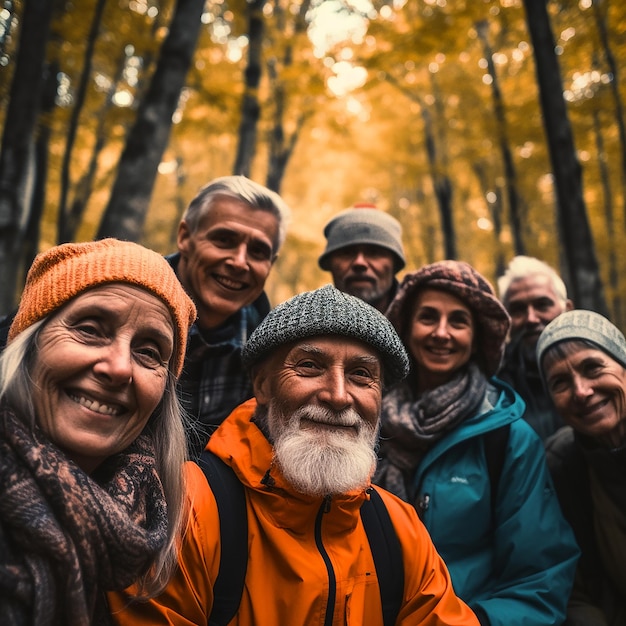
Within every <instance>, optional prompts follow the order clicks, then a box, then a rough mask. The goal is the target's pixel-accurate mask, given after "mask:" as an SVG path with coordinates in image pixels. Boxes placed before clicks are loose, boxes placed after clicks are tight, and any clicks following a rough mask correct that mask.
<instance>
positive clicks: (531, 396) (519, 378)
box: [498, 340, 565, 443]
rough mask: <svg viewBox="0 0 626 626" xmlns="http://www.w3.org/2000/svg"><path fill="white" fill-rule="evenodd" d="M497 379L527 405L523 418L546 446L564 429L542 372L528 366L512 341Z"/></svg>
mask: <svg viewBox="0 0 626 626" xmlns="http://www.w3.org/2000/svg"><path fill="white" fill-rule="evenodd" d="M498 378H499V379H500V380H503V381H504V382H506V383H509V385H511V387H513V389H515V391H517V393H518V394H519V395H520V396H522V399H523V400H524V402H525V403H526V410H525V411H524V415H523V416H522V417H523V418H524V419H525V420H526V421H527V422H528V423H529V424H530V425H531V426H532V427H533V429H534V431H535V432H536V433H537V434H538V435H539V437H540V438H541V440H542V441H543V442H544V443H545V441H546V439H547V438H548V437H550V436H551V435H553V434H554V433H555V432H556V431H557V430H558V429H559V428H562V427H563V426H564V425H565V422H563V419H562V418H561V416H560V415H559V414H558V413H557V412H556V410H555V409H554V405H553V404H552V400H551V399H550V396H549V395H548V393H547V392H546V389H545V387H544V386H543V382H542V381H541V377H540V375H539V369H538V368H537V366H536V363H535V362H534V361H533V362H532V363H529V362H528V361H527V360H526V359H525V358H524V357H523V355H522V351H521V350H520V347H519V342H516V341H515V340H513V341H512V342H510V343H509V344H508V345H507V348H506V352H505V355H504V361H503V364H502V367H501V368H500V371H499V372H498Z"/></svg>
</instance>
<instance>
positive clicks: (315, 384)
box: [254, 336, 382, 496]
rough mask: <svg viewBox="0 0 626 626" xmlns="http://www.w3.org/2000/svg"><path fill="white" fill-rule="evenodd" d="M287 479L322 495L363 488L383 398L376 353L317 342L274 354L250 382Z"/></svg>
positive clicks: (333, 341)
mask: <svg viewBox="0 0 626 626" xmlns="http://www.w3.org/2000/svg"><path fill="white" fill-rule="evenodd" d="M254 390H255V396H256V398H257V401H258V403H259V405H261V406H264V407H266V408H267V409H268V413H267V426H268V430H269V434H270V437H271V439H272V442H273V444H274V448H275V454H276V458H277V461H278V463H279V465H280V466H281V468H282V470H283V473H284V475H285V477H286V478H287V480H289V481H290V482H291V483H292V484H293V485H294V486H295V487H296V488H297V489H298V490H300V491H301V492H302V493H307V494H309V495H315V496H322V495H325V494H327V493H345V492H347V491H351V490H352V489H357V488H361V487H365V486H366V485H367V484H368V481H369V479H370V476H371V474H372V472H373V470H374V467H375V463H376V456H375V453H374V446H375V443H376V439H377V434H378V419H379V415H380V407H381V396H382V368H381V362H380V357H379V356H378V354H377V353H376V352H375V351H374V350H373V349H372V348H370V347H369V346H367V345H366V344H364V343H362V342H360V341H357V340H355V339H348V338H345V337H340V338H338V337H330V336H328V337H314V338H311V339H305V340H302V341H298V342H296V343H294V344H291V345H289V346H286V347H284V348H283V349H282V350H278V351H277V352H276V353H275V354H274V355H273V356H271V357H270V358H269V359H268V360H267V361H266V362H265V363H263V364H262V365H261V366H260V368H259V370H258V372H257V374H256V375H255V377H254Z"/></svg>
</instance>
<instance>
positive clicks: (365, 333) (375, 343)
mask: <svg viewBox="0 0 626 626" xmlns="http://www.w3.org/2000/svg"><path fill="white" fill-rule="evenodd" d="M321 335H339V336H342V337H351V338H353V339H358V340H359V341H362V342H363V343H365V344H367V345H369V346H370V347H372V348H373V349H374V350H375V351H376V352H378V354H379V355H380V358H381V361H382V364H383V375H384V381H385V384H386V385H391V384H393V383H396V382H398V381H400V380H402V379H403V378H404V377H405V376H406V375H407V373H408V370H409V358H408V355H407V353H406V350H405V349H404V346H403V345H402V342H401V341H400V337H398V334H397V333H396V331H395V330H394V328H393V326H392V325H391V323H390V322H389V320H388V319H387V318H386V317H385V316H384V315H383V314H382V313H381V312H380V311H378V310H376V309H375V308H374V307H373V306H370V305H369V304H367V303H365V302H364V301H363V300H361V299H360V298H356V297H354V296H351V295H349V294H347V293H344V292H342V291H340V290H339V289H336V288H335V287H333V285H326V286H324V287H320V288H319V289H315V290H314V291H306V292H304V293H301V294H298V295H296V296H294V297H293V298H290V299H289V300H287V301H285V302H283V303H282V304H279V305H278V306H277V307H276V308H274V309H272V310H271V311H270V312H269V313H268V314H267V316H266V317H265V319H264V320H263V321H262V322H261V323H260V324H259V326H257V328H256V329H255V331H254V332H253V333H252V335H250V339H248V341H247V342H246V344H245V346H244V348H243V355H242V356H243V362H244V365H245V366H246V367H248V368H250V367H252V366H253V365H254V364H255V363H258V362H259V361H262V360H263V359H265V358H266V357H268V356H270V354H271V353H272V351H273V350H275V349H276V348H278V347H280V346H282V345H284V344H287V343H291V342H292V341H298V340H300V339H306V338H307V337H317V336H321Z"/></svg>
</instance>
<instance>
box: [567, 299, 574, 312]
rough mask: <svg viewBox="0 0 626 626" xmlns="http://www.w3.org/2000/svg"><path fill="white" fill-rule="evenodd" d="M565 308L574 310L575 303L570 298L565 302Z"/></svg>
mask: <svg viewBox="0 0 626 626" xmlns="http://www.w3.org/2000/svg"><path fill="white" fill-rule="evenodd" d="M565 310H566V311H573V310H574V303H573V302H572V301H571V300H570V299H569V298H568V299H567V300H566V302H565Z"/></svg>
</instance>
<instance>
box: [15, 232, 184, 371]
mask: <svg viewBox="0 0 626 626" xmlns="http://www.w3.org/2000/svg"><path fill="white" fill-rule="evenodd" d="M106 283H128V284H131V285H136V286H137V287H141V288H143V289H145V290H147V291H149V292H151V293H152V294H154V295H155V296H156V297H157V298H159V299H160V300H162V301H163V302H164V303H165V304H166V305H167V307H168V309H169V311H170V313H171V314H172V320H173V322H174V327H175V331H176V333H175V334H176V352H175V354H174V355H173V356H172V371H173V372H174V373H175V374H176V376H178V375H179V374H180V372H181V370H182V367H183V361H184V357H185V347H186V344H187V331H188V329H189V326H190V325H191V324H192V323H193V322H194V320H195V318H196V307H195V305H194V304H193V302H192V301H191V299H190V298H189V296H188V295H187V294H186V292H185V290H184V289H183V287H182V285H181V284H180V282H179V280H178V278H177V277H176V274H174V272H173V270H172V268H171V267H170V266H169V264H168V263H167V261H166V260H165V259H164V258H163V257H162V256H161V255H159V254H157V253H156V252H154V251H152V250H148V249H147V248H144V247H143V246H140V245H139V244H136V243H132V242H130V241H119V240H117V239H102V240H100V241H93V242H86V243H66V244H62V245H60V246H55V247H54V248H50V250H47V251H46V252H42V253H41V254H39V255H37V257H36V258H35V260H34V261H33V264H32V266H31V268H30V270H29V272H28V275H27V277H26V286H25V287H24V292H23V293H22V298H21V300H20V305H19V308H18V311H17V313H16V315H15V318H14V320H13V323H12V325H11V328H10V329H9V336H8V340H9V341H11V340H12V339H14V338H15V337H16V336H17V335H18V334H19V333H21V332H22V331H23V330H25V329H26V328H28V327H29V326H30V325H31V324H34V323H35V322H37V321H39V320H40V319H43V318H44V317H46V316H48V315H50V314H51V313H53V312H54V311H56V310H57V309H58V308H60V307H61V306H63V305H64V304H65V303H66V302H68V301H69V300H71V299H72V298H74V297H75V296H77V295H78V294H80V293H82V292H83V291H86V290H87V289H91V288H92V287H97V286H99V285H104V284H106Z"/></svg>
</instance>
